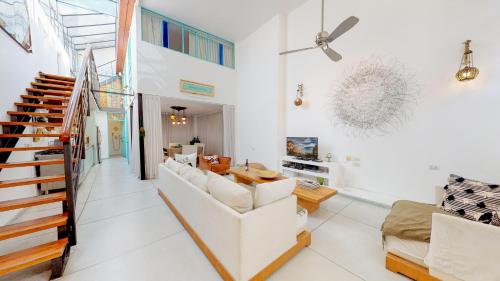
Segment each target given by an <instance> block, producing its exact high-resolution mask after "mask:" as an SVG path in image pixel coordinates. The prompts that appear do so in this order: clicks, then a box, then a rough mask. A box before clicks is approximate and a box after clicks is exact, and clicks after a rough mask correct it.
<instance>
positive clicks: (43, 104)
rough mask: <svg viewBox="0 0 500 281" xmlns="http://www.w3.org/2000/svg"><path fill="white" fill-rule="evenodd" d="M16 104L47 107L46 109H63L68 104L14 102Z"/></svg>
mask: <svg viewBox="0 0 500 281" xmlns="http://www.w3.org/2000/svg"><path fill="white" fill-rule="evenodd" d="M14 104H15V105H16V106H22V107H33V108H48V109H65V108H67V107H68V106H66V105H62V104H46V103H29V102H16V103H14Z"/></svg>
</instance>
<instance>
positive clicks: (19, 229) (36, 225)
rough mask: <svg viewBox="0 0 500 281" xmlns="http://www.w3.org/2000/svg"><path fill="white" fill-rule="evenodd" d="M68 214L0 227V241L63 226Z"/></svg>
mask: <svg viewBox="0 0 500 281" xmlns="http://www.w3.org/2000/svg"><path fill="white" fill-rule="evenodd" d="M67 221H68V214H59V215H55V216H50V217H43V218H38V219H34V220H29V221H23V222H20V223H15V224H9V225H5V226H2V227H0V241H1V240H6V239H10V238H14V237H18V236H22V235H26V234H30V233H33V232H38V231H42V230H45V229H50V228H54V227H58V226H62V225H65V224H66V222H67Z"/></svg>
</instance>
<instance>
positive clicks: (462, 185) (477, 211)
mask: <svg viewBox="0 0 500 281" xmlns="http://www.w3.org/2000/svg"><path fill="white" fill-rule="evenodd" d="M444 189H445V193H444V198H443V203H442V208H443V210H445V211H448V212H451V213H453V214H455V215H457V216H461V217H464V218H466V219H469V220H473V221H478V222H482V223H485V224H492V225H496V226H500V218H499V216H498V214H499V213H500V188H499V186H498V185H497V184H489V183H484V182H480V181H475V180H469V179H465V178H463V177H460V176H457V175H450V177H449V178H448V185H446V186H445V187H444Z"/></svg>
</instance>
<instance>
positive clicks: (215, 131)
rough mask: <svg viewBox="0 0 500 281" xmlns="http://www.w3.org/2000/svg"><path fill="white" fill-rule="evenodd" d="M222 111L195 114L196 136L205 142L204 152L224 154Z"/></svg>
mask: <svg viewBox="0 0 500 281" xmlns="http://www.w3.org/2000/svg"><path fill="white" fill-rule="evenodd" d="M222 119H223V118H222V112H218V113H214V114H208V115H198V116H196V121H195V122H196V125H195V127H196V134H195V135H196V136H198V137H199V138H200V141H201V142H202V143H204V144H205V154H217V155H224V154H223V153H224V125H223V120H222Z"/></svg>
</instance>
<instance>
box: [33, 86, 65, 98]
mask: <svg viewBox="0 0 500 281" xmlns="http://www.w3.org/2000/svg"><path fill="white" fill-rule="evenodd" d="M26 92H28V93H31V92H36V93H42V94H44V95H51V96H62V97H70V96H71V91H58V90H45V89H35V88H26Z"/></svg>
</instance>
